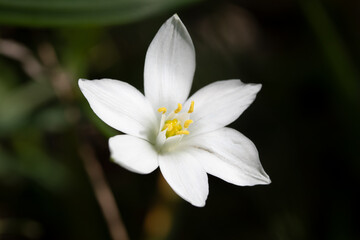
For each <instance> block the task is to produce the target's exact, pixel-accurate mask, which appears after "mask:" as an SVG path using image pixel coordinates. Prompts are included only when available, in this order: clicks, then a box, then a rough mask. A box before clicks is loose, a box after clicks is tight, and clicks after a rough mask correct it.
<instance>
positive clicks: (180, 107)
mask: <svg viewBox="0 0 360 240" xmlns="http://www.w3.org/2000/svg"><path fill="white" fill-rule="evenodd" d="M181 109H182V105H181V103H178V108H177V109H175V111H174V112H175V113H178V112H180V111H181Z"/></svg>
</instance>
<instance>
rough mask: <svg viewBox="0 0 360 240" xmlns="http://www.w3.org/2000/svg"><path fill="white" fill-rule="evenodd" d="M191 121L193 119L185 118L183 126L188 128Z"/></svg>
mask: <svg viewBox="0 0 360 240" xmlns="http://www.w3.org/2000/svg"><path fill="white" fill-rule="evenodd" d="M193 122H194V121H193V120H191V119H188V120H186V121H185V123H184V128H188V127H189V126H190V124H192V123H193Z"/></svg>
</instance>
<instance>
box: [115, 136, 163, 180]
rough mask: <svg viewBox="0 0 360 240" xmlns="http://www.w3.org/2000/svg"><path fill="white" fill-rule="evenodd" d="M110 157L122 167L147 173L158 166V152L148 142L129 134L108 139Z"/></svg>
mask: <svg viewBox="0 0 360 240" xmlns="http://www.w3.org/2000/svg"><path fill="white" fill-rule="evenodd" d="M109 147H110V152H111V158H112V159H113V160H114V161H115V162H116V163H118V164H119V165H121V166H122V167H124V168H126V169H128V170H130V171H133V172H136V173H141V174H147V173H150V172H152V171H154V170H155V169H156V168H157V167H158V159H157V157H158V154H157V152H156V151H155V149H154V146H153V145H151V144H150V143H149V142H147V141H145V140H143V139H140V138H137V137H134V136H130V135H118V136H115V137H112V138H110V139H109Z"/></svg>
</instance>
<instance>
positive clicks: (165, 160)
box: [159, 149, 209, 207]
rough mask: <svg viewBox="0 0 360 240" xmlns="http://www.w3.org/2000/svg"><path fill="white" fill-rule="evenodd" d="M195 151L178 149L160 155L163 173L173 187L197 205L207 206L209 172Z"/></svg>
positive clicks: (181, 195)
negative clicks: (207, 172)
mask: <svg viewBox="0 0 360 240" xmlns="http://www.w3.org/2000/svg"><path fill="white" fill-rule="evenodd" d="M194 152H195V151H191V149H190V151H187V150H186V151H177V152H171V153H165V154H160V155H159V166H160V170H161V173H162V174H163V176H164V178H165V179H166V181H167V182H168V183H169V185H170V186H171V187H172V189H173V190H174V191H175V192H176V193H177V194H178V195H179V196H180V197H182V198H183V199H185V200H186V201H188V202H190V203H191V204H192V205H194V206H197V207H203V206H205V201H206V198H207V195H208V193H209V185H208V179H207V174H206V172H205V170H204V169H203V167H202V166H201V164H200V163H199V161H198V159H197V158H196V156H197V155H196V154H193V153H194Z"/></svg>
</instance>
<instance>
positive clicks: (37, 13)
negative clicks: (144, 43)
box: [0, 0, 199, 27]
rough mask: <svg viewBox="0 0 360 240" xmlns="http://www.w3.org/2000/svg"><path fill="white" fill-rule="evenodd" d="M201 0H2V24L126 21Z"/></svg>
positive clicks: (93, 23) (0, 15)
mask: <svg viewBox="0 0 360 240" xmlns="http://www.w3.org/2000/svg"><path fill="white" fill-rule="evenodd" d="M197 1H199V0H103V1H98V0H0V23H3V24H4V23H5V24H13V25H22V26H40V27H44V26H47V27H49V26H69V25H71V26H74V25H87V26H89V25H92V26H93V25H108V24H123V23H129V22H132V21H136V20H140V19H143V18H145V17H148V16H151V15H154V14H156V13H160V12H163V11H166V10H174V9H176V8H177V7H180V6H183V5H186V4H190V3H193V2H197Z"/></svg>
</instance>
